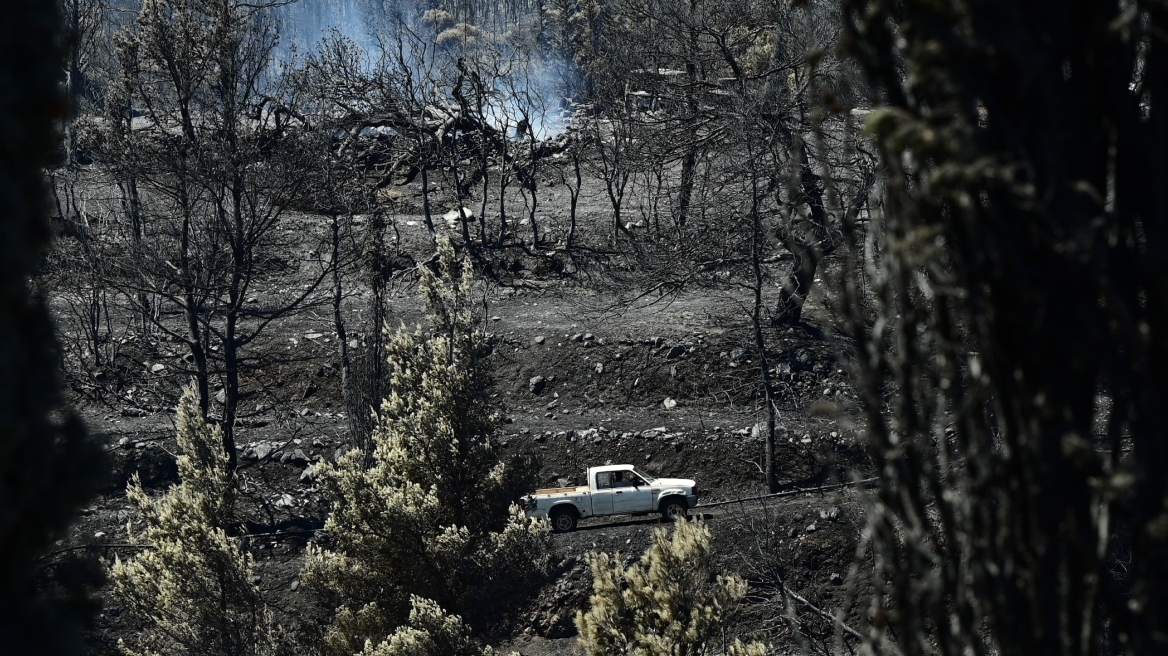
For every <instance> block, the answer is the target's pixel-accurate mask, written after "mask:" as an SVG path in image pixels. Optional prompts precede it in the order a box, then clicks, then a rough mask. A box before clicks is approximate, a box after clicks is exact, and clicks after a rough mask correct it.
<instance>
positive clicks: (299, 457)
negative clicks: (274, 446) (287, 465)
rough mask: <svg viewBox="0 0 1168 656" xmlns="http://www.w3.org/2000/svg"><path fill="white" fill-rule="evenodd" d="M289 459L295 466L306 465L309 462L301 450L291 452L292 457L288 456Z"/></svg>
mask: <svg viewBox="0 0 1168 656" xmlns="http://www.w3.org/2000/svg"><path fill="white" fill-rule="evenodd" d="M290 459H291V460H292V462H293V463H294V464H297V465H306V464H308V462H309V460H308V456H307V455H305V453H304V450H303V449H296V450H295V451H293V452H292V455H291V456H290Z"/></svg>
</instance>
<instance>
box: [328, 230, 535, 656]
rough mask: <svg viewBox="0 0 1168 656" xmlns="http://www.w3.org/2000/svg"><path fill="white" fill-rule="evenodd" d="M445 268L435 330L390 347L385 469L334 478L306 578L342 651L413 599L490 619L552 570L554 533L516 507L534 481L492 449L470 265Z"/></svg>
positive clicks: (436, 293) (436, 297)
mask: <svg viewBox="0 0 1168 656" xmlns="http://www.w3.org/2000/svg"><path fill="white" fill-rule="evenodd" d="M437 269H438V271H437V273H434V272H431V271H429V270H425V269H424V270H423V279H422V290H423V294H424V297H425V300H426V303H427V306H428V307H429V309H430V316H429V319H430V323H431V326H432V328H431V330H430V331H429V332H427V333H423V332H422V330H421V328H418V329H417V330H416V331H414V332H408V331H406V330H405V329H404V328H403V329H400V330H399V331H398V333H397V335H396V336H395V337H394V338H393V339H392V340H391V341H390V343H389V344H388V346H387V351H388V353H389V364H390V368H391V369H392V377H391V381H392V390H393V391H392V394H391V395H390V397H389V398H387V399H385V401H384V402H383V403H382V405H381V410H380V412H379V415H378V426H377V429H376V431H375V433H374V442H375V449H374V453H373V462H372V465H371V466H370V467H369V468H368V469H365V468H363V466H362V462H361V459H360V458H359V456H358V454H350V455H348V456H346V457H345V458H344V459H342V461H341V462H339V463H338V464H337V465H336V466H335V467H322V468H321V474H320V476H321V480H322V484H323V486H324V487H325V489H326V490H327V491H328V493H329V494H330V495H331V496H332V498H333V511H332V514H331V515H330V516H329V519H328V521H327V523H326V525H325V529H326V531H327V532H328V535H329V538H330V542H329V544H328V546H327V548H324V549H320V548H317V549H310V551H309V554H308V561H307V563H306V566H305V579H306V581H308V582H309V583H310V584H312V585H314V586H315V587H316V588H317V589H318V590H319V592H320V594H321V596H322V599H323V600H324V601H325V602H326V603H328V604H331V605H332V606H333V607H335V608H337V615H336V621H335V622H334V626H333V628H332V630H330V632H329V637H328V642H329V645H330V648H332V649H335V650H337V651H338V652H344V651H346V650H348V652H349V653H352V652H353V651H355V650H359V649H360V646H361V644H363V643H364V642H365V641H366V640H372V641H374V642H375V643H376V642H379V641H381V640H383V639H384V638H385V636H386V635H388V633H389V632H390V631H392V630H393V629H394V628H395V627H397V626H399V625H401V624H402V622H403V621H404V620H405V619H406V612H407V611H408V609H409V607H410V604H411V596H412V595H416V596H419V597H423V598H425V599H428V600H433V603H436V604H438V606H439V607H440V608H443V609H447V610H449V611H451V612H455V613H457V614H458V615H460V616H462V617H464V618H473V619H475V620H482V619H485V618H488V617H490V616H491V614H492V613H496V612H498V610H499V609H500V608H503V607H505V606H506V604H507V603H508V600H509V599H510V598H511V597H512V596H513V595H516V594H521V593H522V592H523V591H524V590H525V589H526V588H527V587H528V586H529V585H530V584H531V583H532V582H533V581H534V580H537V579H538V578H539V577H540V576H542V574H543V573H544V572H545V571H546V567H547V550H548V545H549V536H548V531H547V527H546V526H545V525H543V524H542V523H540V522H537V521H535V520H528V519H527V518H526V517H525V516H524V515H523V513H522V511H521V510H520V509H519V508H518V506H515V505H513V504H512V500H513V499H516V498H518V497H519V496H520V495H521V494H522V493H523V492H525V491H526V490H528V489H530V488H531V487H532V485H531V484H532V472H531V470H530V468H529V467H528V466H526V465H524V464H523V463H514V464H508V463H505V462H503V461H501V460H500V458H499V456H498V453H497V452H496V450H495V447H494V446H493V445H492V444H491V436H492V434H493V433H494V431H495V430H496V421H497V417H496V415H494V414H493V413H492V411H491V407H490V403H489V399H488V397H487V390H488V384H489V380H490V378H489V374H488V366H487V362H486V358H487V356H488V355H489V354H490V346H489V344H488V343H487V342H486V339H485V336H484V334H483V333H482V331H481V330H480V329H479V327H478V322H479V319H478V317H477V315H476V312H475V306H474V300H473V296H472V294H473V277H472V274H471V270H470V265H469V264H468V263H465V262H464V263H463V264H462V265H461V266H460V265H459V263H458V262H457V260H456V259H455V255H454V249H453V247H452V246H451V244H450V242H449V241H448V240H446V239H440V240H439V242H438V258H437ZM487 599H490V600H491V604H490V605H489V607H484V605H483V603H482V602H483V601H484V600H487ZM427 603H430V602H427ZM415 606H416V604H415Z"/></svg>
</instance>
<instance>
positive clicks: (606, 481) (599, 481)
mask: <svg viewBox="0 0 1168 656" xmlns="http://www.w3.org/2000/svg"><path fill="white" fill-rule="evenodd" d="M611 487H612V472H597V474H596V489H598V490H607V489H609V488H611Z"/></svg>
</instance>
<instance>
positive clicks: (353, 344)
mask: <svg viewBox="0 0 1168 656" xmlns="http://www.w3.org/2000/svg"><path fill="white" fill-rule="evenodd" d="M360 345H361V342H359V341H357V340H355V339H350V340H349V348H351V349H355V348H357V347H358V346H360Z"/></svg>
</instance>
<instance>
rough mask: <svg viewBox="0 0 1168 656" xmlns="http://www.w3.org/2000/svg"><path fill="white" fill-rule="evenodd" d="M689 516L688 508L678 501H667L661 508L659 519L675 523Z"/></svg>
mask: <svg viewBox="0 0 1168 656" xmlns="http://www.w3.org/2000/svg"><path fill="white" fill-rule="evenodd" d="M687 516H689V508H688V507H687V506H686V503H685V502H684V501H682V500H680V499H669V500H667V501H666V502H665V504H664V505H663V506H661V518H662V519H664V520H665V521H667V522H676V521H677V520H679V519H685V518H686V517H687Z"/></svg>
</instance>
